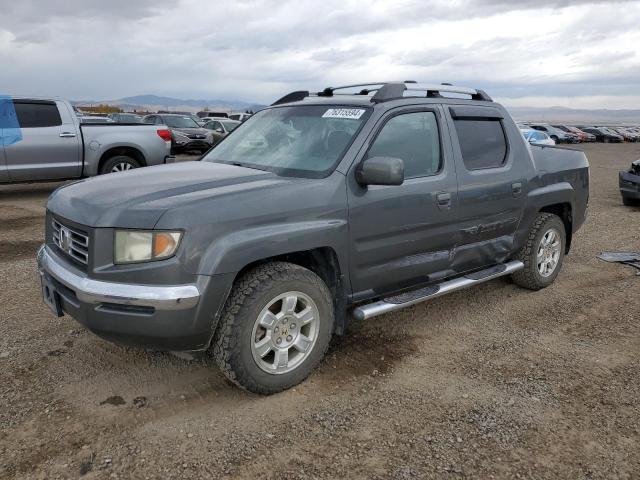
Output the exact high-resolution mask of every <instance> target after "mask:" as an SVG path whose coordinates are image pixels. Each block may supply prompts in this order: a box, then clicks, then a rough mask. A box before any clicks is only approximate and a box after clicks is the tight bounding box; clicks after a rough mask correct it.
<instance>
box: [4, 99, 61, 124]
mask: <svg viewBox="0 0 640 480" xmlns="http://www.w3.org/2000/svg"><path fill="white" fill-rule="evenodd" d="M13 104H14V106H15V109H16V116H17V117H18V122H19V123H20V128H43V127H57V126H58V125H62V119H61V118H60V112H59V111H58V107H57V105H56V104H55V103H53V102H35V101H34V102H30V101H26V102H21V101H14V102H13Z"/></svg>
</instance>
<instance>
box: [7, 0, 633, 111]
mask: <svg viewBox="0 0 640 480" xmlns="http://www.w3.org/2000/svg"><path fill="white" fill-rule="evenodd" d="M0 11H2V12H3V14H2V16H0V64H2V65H3V71H2V75H0V92H3V93H15V94H17V93H21V94H29V95H36V94H37V95H59V96H63V97H67V98H72V99H95V100H102V99H105V100H106V99H114V98H120V97H124V96H130V95H135V94H143V93H153V94H158V95H168V96H178V97H181V98H224V99H243V100H247V101H259V102H264V103H268V102H270V101H272V100H273V99H275V98H278V97H280V96H282V95H283V94H285V93H287V92H289V91H292V90H299V89H311V90H318V89H320V88H323V87H324V86H327V85H338V84H344V83H352V82H357V81H370V80H371V79H373V80H376V79H381V78H382V79H393V78H398V79H405V78H415V79H417V80H425V81H431V82H441V81H449V82H453V83H460V84H467V85H470V86H478V87H481V88H484V89H485V90H486V91H488V92H489V93H490V94H491V95H492V96H495V97H500V98H507V99H514V101H515V99H518V98H537V99H539V98H544V97H545V96H547V97H549V98H554V99H556V98H562V97H566V98H576V99H578V98H582V99H584V98H587V97H588V96H589V95H600V96H603V95H608V96H616V95H620V96H625V95H626V96H627V98H628V97H629V96H631V97H633V96H634V95H635V96H640V91H638V85H640V82H638V80H640V74H639V68H640V58H639V56H638V55H637V54H636V51H635V50H636V49H634V48H633V45H638V44H639V42H640V30H639V29H638V28H637V25H638V22H640V4H639V3H638V2H606V3H597V2H588V1H568V0H555V1H554V0H538V1H537V2H511V1H507V0H485V1H482V0H476V1H472V0H464V1H463V0H454V1H448V0H397V1H394V2H386V1H375V0H372V1H371V2H369V3H367V4H366V5H363V4H362V2H359V1H356V0H326V1H324V2H322V3H319V2H315V1H312V0H297V1H294V0H282V1H277V2H276V1H274V0H238V1H232V0H217V1H216V2H215V3H211V2H202V1H199V0H172V1H171V2H169V1H167V0H153V1H151V0H110V1H103V0H65V1H64V2H51V1H33V0H31V1H29V0H21V1H20V2H17V1H15V0H11V1H6V0H0ZM599 98H603V97H599ZM633 98H635V97H633ZM581 101H582V100H581ZM637 107H640V105H638V106H637Z"/></svg>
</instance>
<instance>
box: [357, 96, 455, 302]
mask: <svg viewBox="0 0 640 480" xmlns="http://www.w3.org/2000/svg"><path fill="white" fill-rule="evenodd" d="M363 150H364V154H362V155H361V156H360V157H359V158H358V160H357V161H356V162H355V165H354V166H353V167H352V169H351V171H350V173H349V177H348V178H349V181H348V185H349V191H348V202H349V232H350V234H349V235H350V242H349V245H350V264H351V268H350V278H351V286H352V289H353V291H354V300H358V299H364V298H367V297H372V296H375V295H381V294H384V293H390V292H393V291H397V290H400V289H403V288H406V287H411V286H416V285H420V284H423V283H427V282H431V281H434V280H438V279H440V278H442V277H445V276H448V275H450V273H451V272H450V270H449V269H450V249H451V248H452V246H453V243H454V242H453V239H452V237H453V235H454V234H455V232H456V230H457V218H456V196H457V184H456V171H455V165H454V162H453V156H452V151H451V143H450V140H449V138H448V135H447V134H446V126H445V125H444V124H443V118H442V111H441V109H440V108H439V107H429V106H426V107H422V106H414V107H404V108H398V109H393V110H391V111H389V112H387V113H386V114H385V115H384V116H383V117H382V118H381V119H380V120H379V121H378V123H377V125H376V127H375V128H374V130H373V131H372V133H371V134H370V136H369V138H368V139H367V141H366V142H365V146H364V147H363ZM375 156H387V157H396V158H400V159H402V160H403V161H404V167H405V180H404V183H403V184H402V185H397V186H381V185H369V186H368V187H366V188H364V187H362V186H360V185H359V184H358V183H357V182H356V181H355V178H354V177H355V169H356V168H357V165H358V164H359V163H360V162H361V161H362V160H363V159H366V158H370V157H375Z"/></svg>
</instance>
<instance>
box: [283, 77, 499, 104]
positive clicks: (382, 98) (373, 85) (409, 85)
mask: <svg viewBox="0 0 640 480" xmlns="http://www.w3.org/2000/svg"><path fill="white" fill-rule="evenodd" d="M358 87H362V89H361V90H360V91H359V92H357V93H355V95H369V94H370V93H374V92H375V93H374V95H373V96H372V97H371V101H372V102H374V103H381V102H387V101H389V100H395V99H397V98H402V97H404V93H405V92H406V91H409V92H425V96H426V97H427V98H441V97H442V95H440V94H441V93H456V94H463V95H469V96H470V97H471V99H472V100H479V101H484V102H492V101H493V100H492V99H491V97H490V96H489V95H487V94H486V93H485V92H484V91H483V90H479V89H476V88H467V87H458V86H455V85H451V84H450V83H441V84H440V85H437V84H424V83H418V82H416V81H415V80H405V81H393V82H369V83H355V84H352V85H343V86H340V87H327V88H325V89H324V90H322V91H320V92H317V93H316V94H315V95H316V96H318V97H332V96H333V95H334V92H336V90H345V89H349V88H358ZM310 95H312V94H311V93H309V92H308V91H296V92H292V93H289V94H288V95H285V96H284V97H282V98H280V99H279V100H276V101H275V102H274V103H272V105H280V104H281V103H289V102H299V101H301V100H303V99H304V98H306V97H309V96H310Z"/></svg>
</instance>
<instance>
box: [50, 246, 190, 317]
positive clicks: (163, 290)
mask: <svg viewBox="0 0 640 480" xmlns="http://www.w3.org/2000/svg"><path fill="white" fill-rule="evenodd" d="M38 271H39V273H40V275H43V274H44V273H45V272H46V273H47V274H49V275H51V276H52V277H53V278H55V279H56V280H57V281H59V282H60V283H62V284H63V285H65V286H67V287H68V288H70V289H71V290H73V291H74V292H75V294H76V297H78V300H80V301H81V302H85V303H91V304H100V303H113V304H119V305H137V306H141V307H154V308H156V309H157V310H184V309H187V308H192V307H195V306H196V305H197V304H198V301H199V300H200V292H199V290H198V287H197V286H195V285H172V286H152V285H131V284H127V283H113V282H103V281H100V280H92V279H90V278H88V277H87V276H86V275H84V274H78V273H75V272H72V271H71V270H69V269H67V268H66V267H64V266H63V265H61V264H60V263H58V262H57V261H56V259H55V257H54V256H53V255H51V254H50V253H49V251H48V249H47V247H46V246H45V245H42V246H41V247H40V249H39V250H38Z"/></svg>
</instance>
